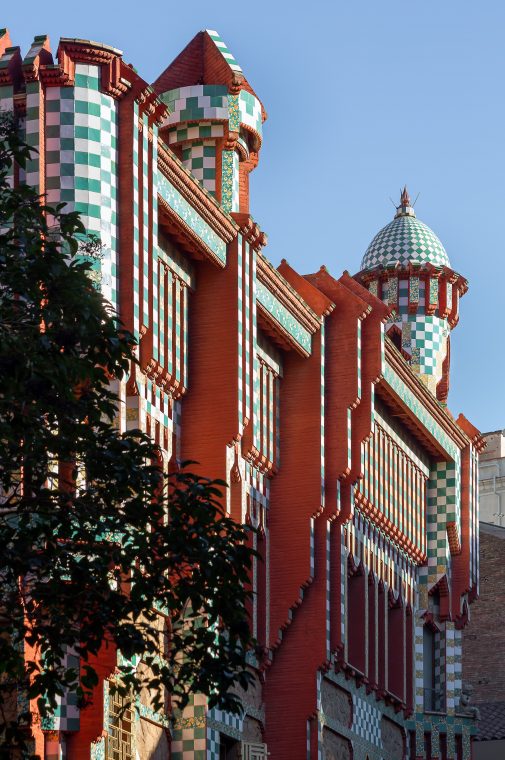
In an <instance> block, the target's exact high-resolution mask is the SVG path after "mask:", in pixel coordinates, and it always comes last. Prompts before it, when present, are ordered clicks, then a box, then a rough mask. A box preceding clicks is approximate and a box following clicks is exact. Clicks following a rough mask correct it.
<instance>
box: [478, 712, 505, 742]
mask: <svg viewBox="0 0 505 760" xmlns="http://www.w3.org/2000/svg"><path fill="white" fill-rule="evenodd" d="M475 706H476V707H478V708H479V710H480V720H479V722H478V724H477V725H478V734H477V736H476V737H475V741H478V742H485V741H492V740H493V739H505V702H481V703H480V704H478V705H475Z"/></svg>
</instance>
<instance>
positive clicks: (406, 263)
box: [356, 187, 468, 403]
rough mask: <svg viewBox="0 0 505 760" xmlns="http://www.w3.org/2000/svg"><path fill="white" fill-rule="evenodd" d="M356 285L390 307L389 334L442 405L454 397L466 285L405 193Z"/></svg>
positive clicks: (368, 251)
mask: <svg viewBox="0 0 505 760" xmlns="http://www.w3.org/2000/svg"><path fill="white" fill-rule="evenodd" d="M356 279H358V280H359V281H360V282H362V283H363V284H364V285H365V286H366V287H368V289H369V290H370V291H371V292H372V293H374V295H376V296H377V297H378V298H380V299H381V300H383V301H384V302H385V303H387V304H388V305H389V306H390V307H391V313H390V317H389V320H388V322H387V325H386V332H387V334H388V335H389V337H390V338H391V339H392V340H393V342H394V343H395V345H396V346H397V348H398V349H399V350H400V351H401V353H402V354H403V356H404V357H405V359H406V360H407V361H408V362H409V364H410V366H411V368H412V369H413V371H414V372H415V373H416V374H417V375H418V376H419V377H420V378H421V380H422V381H423V382H424V383H425V385H426V386H427V387H428V388H429V389H430V390H431V391H432V393H433V394H434V395H435V396H436V397H437V399H438V400H439V401H440V402H442V403H445V402H446V401H447V394H448V391H449V364H450V331H451V329H452V328H453V327H455V325H456V324H457V322H458V319H459V298H460V296H461V295H463V294H464V293H465V292H466V290H467V288H468V284H467V281H466V280H465V279H464V278H463V277H462V276H461V275H459V274H457V272H454V271H453V270H452V269H451V266H450V263H449V257H448V255H447V252H446V250H445V248H444V246H443V245H442V243H441V241H440V240H439V238H438V237H437V235H435V233H434V232H433V230H431V229H430V228H429V227H428V226H427V225H426V224H424V222H421V221H420V220H419V219H418V218H417V217H416V213H415V211H414V207H413V205H412V204H411V201H410V197H409V193H408V191H407V188H406V187H404V188H403V191H402V192H401V196H400V203H399V205H398V206H397V207H396V214H395V216H394V219H393V220H392V221H391V222H389V224H387V225H386V226H385V227H383V228H382V229H381V230H380V231H379V232H378V233H377V234H376V235H375V237H374V238H373V240H372V242H371V243H370V245H369V246H368V248H367V249H366V252H365V255H364V256H363V259H362V262H361V271H360V272H359V273H358V274H357V275H356Z"/></svg>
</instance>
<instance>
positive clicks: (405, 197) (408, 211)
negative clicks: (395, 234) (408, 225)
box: [396, 185, 416, 216]
mask: <svg viewBox="0 0 505 760" xmlns="http://www.w3.org/2000/svg"><path fill="white" fill-rule="evenodd" d="M415 215H416V214H415V211H414V209H413V207H412V205H411V202H410V195H409V191H408V190H407V185H404V188H403V190H402V191H401V194H400V205H399V206H397V207H396V216H415Z"/></svg>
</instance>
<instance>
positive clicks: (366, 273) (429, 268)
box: [354, 262, 468, 296]
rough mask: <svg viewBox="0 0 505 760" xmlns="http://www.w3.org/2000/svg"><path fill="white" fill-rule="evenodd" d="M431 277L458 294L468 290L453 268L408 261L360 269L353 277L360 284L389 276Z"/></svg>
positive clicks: (466, 283)
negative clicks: (440, 280) (448, 283)
mask: <svg viewBox="0 0 505 760" xmlns="http://www.w3.org/2000/svg"><path fill="white" fill-rule="evenodd" d="M402 276H403V277H423V276H424V277H431V278H436V279H437V280H438V279H445V280H447V282H450V283H452V285H453V286H455V287H456V289H457V291H458V293H459V295H460V296H462V295H464V294H465V293H466V291H467V290H468V280H466V279H465V277H463V275H461V274H458V272H455V271H454V269H451V268H450V267H446V266H440V267H437V266H435V265H434V264H430V263H428V264H421V263H419V264H416V263H415V262H410V263H409V264H407V265H406V266H401V265H399V264H395V265H392V266H388V267H384V266H377V267H375V268H374V269H361V270H360V271H359V272H358V273H357V274H355V275H354V278H355V279H356V280H358V282H360V283H362V284H367V283H369V282H372V281H373V280H381V281H384V280H389V279H391V277H402Z"/></svg>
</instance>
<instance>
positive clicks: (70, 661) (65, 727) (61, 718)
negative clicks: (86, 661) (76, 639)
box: [41, 654, 80, 731]
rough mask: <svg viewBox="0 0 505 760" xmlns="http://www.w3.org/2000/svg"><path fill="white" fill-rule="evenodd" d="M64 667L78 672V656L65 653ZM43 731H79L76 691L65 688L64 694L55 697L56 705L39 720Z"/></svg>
mask: <svg viewBox="0 0 505 760" xmlns="http://www.w3.org/2000/svg"><path fill="white" fill-rule="evenodd" d="M63 665H64V667H65V668H72V670H74V671H75V672H76V673H77V674H78V673H79V657H78V656H77V655H75V654H66V655H65V657H64V658H63ZM41 727H42V729H43V730H44V731H79V728H80V710H79V707H78V703H77V693H76V692H74V691H70V690H69V689H66V691H65V694H63V695H61V696H60V695H58V696H57V697H56V707H54V708H53V709H52V710H51V711H50V712H49V714H48V715H47V716H45V717H43V718H42V720H41Z"/></svg>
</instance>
